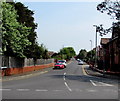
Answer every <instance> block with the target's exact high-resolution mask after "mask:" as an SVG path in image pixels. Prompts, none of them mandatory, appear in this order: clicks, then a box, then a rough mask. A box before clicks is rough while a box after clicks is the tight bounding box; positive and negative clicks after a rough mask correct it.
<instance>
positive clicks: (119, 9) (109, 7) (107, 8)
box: [97, 0, 120, 38]
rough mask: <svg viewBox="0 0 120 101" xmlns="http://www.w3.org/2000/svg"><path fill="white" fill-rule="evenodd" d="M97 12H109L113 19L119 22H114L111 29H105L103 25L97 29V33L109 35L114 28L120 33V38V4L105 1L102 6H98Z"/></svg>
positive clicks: (108, 0) (119, 35)
mask: <svg viewBox="0 0 120 101" xmlns="http://www.w3.org/2000/svg"><path fill="white" fill-rule="evenodd" d="M97 10H98V11H100V12H101V13H104V12H107V14H108V15H110V16H111V17H112V18H113V19H116V21H117V22H114V23H113V25H112V27H111V28H108V29H104V28H103V25H100V26H98V27H97V31H98V32H99V33H100V35H101V36H102V35H106V34H107V33H109V32H111V31H113V28H115V29H116V31H117V32H118V33H119V34H118V37H119V38H120V2H118V1H117V0H116V1H110V0H105V1H104V2H102V3H101V4H98V6H97Z"/></svg>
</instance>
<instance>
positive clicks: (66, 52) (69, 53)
mask: <svg viewBox="0 0 120 101" xmlns="http://www.w3.org/2000/svg"><path fill="white" fill-rule="evenodd" d="M59 53H60V55H61V58H63V59H70V58H72V57H73V56H75V55H76V53H75V51H74V49H73V47H65V48H62V49H61V50H60V52H59Z"/></svg>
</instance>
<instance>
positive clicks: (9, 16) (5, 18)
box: [2, 2, 31, 57]
mask: <svg viewBox="0 0 120 101" xmlns="http://www.w3.org/2000/svg"><path fill="white" fill-rule="evenodd" d="M17 17H18V16H17V12H16V10H15V8H14V6H12V5H10V4H9V3H5V2H4V3H2V50H3V52H4V54H5V55H12V56H18V57H25V55H24V54H23V51H24V49H25V48H26V47H27V46H29V45H30V44H31V42H30V41H29V40H28V35H29V33H30V30H31V27H26V26H25V25H24V24H20V23H19V22H18V21H17Z"/></svg>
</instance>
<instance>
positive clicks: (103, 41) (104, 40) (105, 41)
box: [100, 38, 110, 45]
mask: <svg viewBox="0 0 120 101" xmlns="http://www.w3.org/2000/svg"><path fill="white" fill-rule="evenodd" d="M109 41H110V38H101V42H100V44H101V45H105V44H107V43H108V42H109Z"/></svg>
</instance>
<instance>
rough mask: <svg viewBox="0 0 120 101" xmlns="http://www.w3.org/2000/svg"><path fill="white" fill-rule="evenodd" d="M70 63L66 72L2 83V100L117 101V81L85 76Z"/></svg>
mask: <svg viewBox="0 0 120 101" xmlns="http://www.w3.org/2000/svg"><path fill="white" fill-rule="evenodd" d="M84 68H88V66H87V65H78V64H77V61H75V60H74V61H71V62H70V63H69V64H68V65H67V68H65V69H55V70H54V69H52V68H49V69H45V70H44V71H42V73H41V74H39V75H35V76H34V75H33V76H30V77H27V78H26V77H23V78H22V79H16V80H10V81H4V82H2V89H0V90H1V91H2V99H118V81H117V80H113V79H112V80H111V79H108V78H102V77H94V76H90V75H87V74H86V72H85V71H84Z"/></svg>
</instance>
